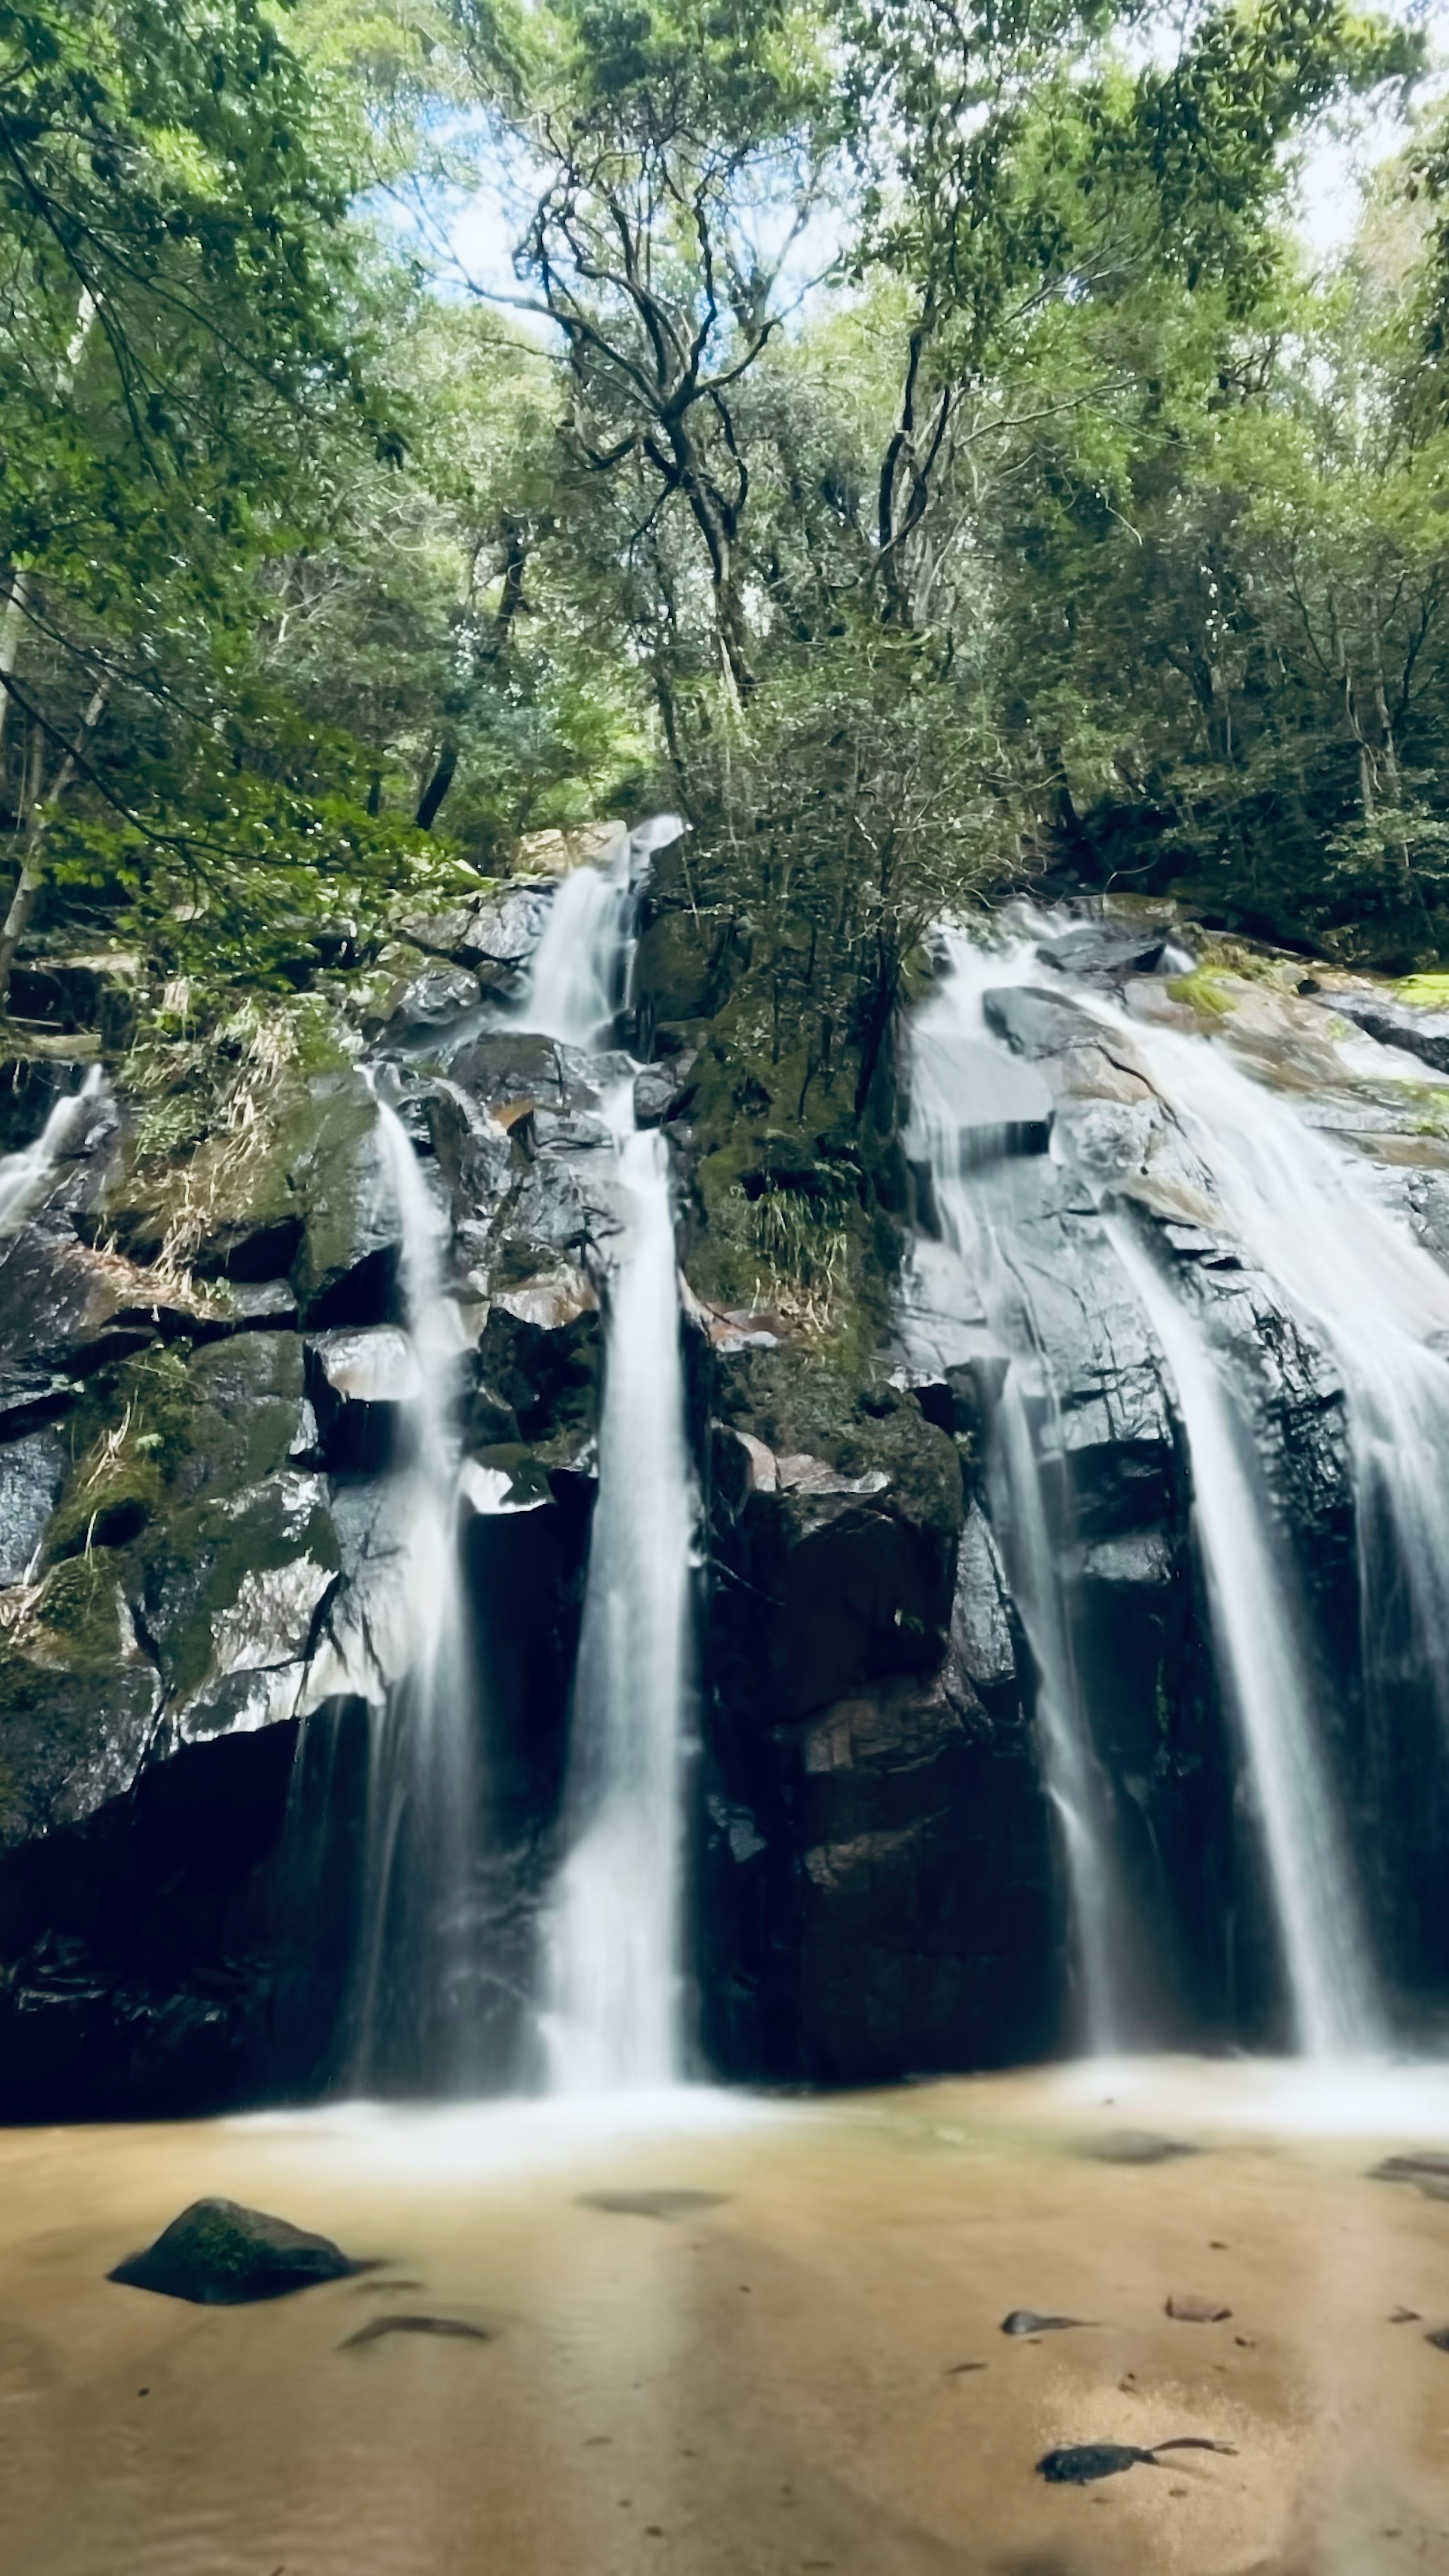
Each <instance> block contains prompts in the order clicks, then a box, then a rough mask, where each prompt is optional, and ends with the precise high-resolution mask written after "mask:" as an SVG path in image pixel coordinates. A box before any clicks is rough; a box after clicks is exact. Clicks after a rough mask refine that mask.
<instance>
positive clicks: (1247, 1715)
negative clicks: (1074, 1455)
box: [1108, 1218, 1384, 2058]
mask: <svg viewBox="0 0 1449 2576" xmlns="http://www.w3.org/2000/svg"><path fill="white" fill-rule="evenodd" d="M1108 1234H1109V1237H1110V1239H1111V1242H1112V1245H1113V1248H1114V1250H1115V1252H1116V1254H1117V1258H1118V1260H1119V1261H1120V1262H1121V1264H1122V1267H1123V1269H1124V1270H1125V1271H1126V1273H1127V1276H1128V1278H1129V1279H1130V1280H1131V1282H1132V1285H1133V1287H1134V1288H1135V1289H1136V1292H1137V1294H1138V1296H1139V1298H1140V1299H1141V1301H1142V1304H1143V1306H1144V1308H1145V1309H1146V1312H1147V1314H1148V1317H1149V1318H1150V1320H1151V1323H1152V1328H1153V1330H1154V1332H1155V1333H1156V1335H1157V1338H1158V1340H1159V1342H1160V1343H1161V1345H1162V1349H1163V1352H1164V1354H1165V1356H1166V1359H1167V1364H1168V1367H1169V1368H1170V1369H1171V1371H1172V1376H1173V1381H1174V1384H1175V1386H1176V1390H1177V1400H1178V1405H1179V1407H1180V1411H1181V1419H1182V1426H1183V1430H1184V1432H1185V1434H1186V1437H1187V1443H1188V1449H1189V1452H1190V1455H1191V1460H1192V1487H1193V1510H1194V1516H1195V1519H1196V1523H1197V1534H1198V1543H1199V1548H1200V1550H1201V1555H1202V1562H1203V1568H1204V1572H1205V1576H1206V1581H1207V1590H1208V1599H1209V1604H1210V1609H1211V1615H1212V1623H1213V1633H1214V1640H1215V1643H1216V1646H1217V1651H1218V1658H1219V1664H1220V1668H1221V1670H1222V1673H1223V1676H1224V1679H1225V1681H1226V1683H1227V1687H1228V1691H1229V1694H1230V1696H1231V1700H1232V1704H1233V1708H1234V1711H1235V1714H1236V1716H1237V1720H1238V1724H1239V1727H1240V1730H1241V1733H1242V1739H1243V1746H1244V1751H1245V1754H1246V1759H1247V1768H1248V1774H1249V1777H1250V1779H1251V1782H1252V1787H1253V1795H1254V1804H1255V1808H1256V1812H1257V1818H1258V1823H1259V1828H1260V1832H1261V1835H1262V1842H1263V1852H1264V1859H1265V1862H1266V1865H1267V1879H1268V1886H1269V1892H1270V1897H1271V1901H1272V1906H1273V1912H1274V1915H1275V1918H1276V1922H1277V1927H1278V1934H1279V1940H1280V1944H1281V1948H1282V1957H1283V1969H1284V1978H1285V1983H1286V1987H1287V1993H1288V2000H1289V2009H1290V2012H1291V2015H1292V2019H1293V2026H1294V2027H1293V2036H1294V2042H1295V2045H1296V2046H1297V2048H1298V2049H1300V2050H1301V2051H1302V2052H1303V2053H1304V2054H1305V2055H1307V2056H1309V2057H1317V2058H1333V2057H1345V2056H1354V2055H1363V2054H1365V2053H1366V2052H1368V2051H1370V2050H1372V2049H1374V2048H1376V2047H1382V2045H1383V2040H1384V2032H1383V2022H1382V2015H1381V2011H1380V2007H1379V2001H1378V1997H1377V1994H1376V1992H1375V1986H1374V1978H1373V1973H1372V1970H1371V1968H1370V1966H1369V1961H1368V1949H1367V1943H1366V1940H1365V1937H1364V1930H1363V1925H1362V1922H1361V1919H1360V1914H1359V1906H1358V1898H1357V1893H1356V1890H1355V1886H1354V1880H1353V1872H1352V1869H1351V1867H1350V1864H1349V1859H1348V1853H1347V1849H1346V1847H1345V1844H1344V1839H1343V1834H1342V1830H1341V1827H1340V1823H1339V1818H1338V1814H1337V1811H1336V1807H1335V1802H1334V1797H1333V1791H1332V1788H1331V1785H1330V1783H1329V1780H1328V1778H1327V1776H1326V1774H1325V1770H1324V1766H1323V1760H1322V1755H1321V1752H1320V1749H1319V1744H1318V1738H1317V1731H1316V1728H1315V1724H1314V1712H1313V1701H1312V1696H1311V1692H1310V1686H1309V1681H1308V1668H1307V1663H1306V1659H1305V1656H1304V1654H1303V1651H1302V1646H1301V1642H1300V1639H1299V1637H1298V1634H1297V1622H1296V1618H1295V1602H1294V1585H1293V1582H1292V1578H1291V1575H1290V1573H1289V1570H1288V1568H1287V1566H1286V1564H1285V1563H1284V1562H1283V1561H1282V1551H1281V1548H1280V1547H1279V1546H1278V1545H1276V1544H1275V1533H1274V1530H1273V1525H1272V1518H1271V1513H1270V1509H1269V1504H1268V1498H1267V1496H1266V1494H1265V1493H1264V1491H1263V1488H1262V1483H1261V1479H1260V1478H1259V1476H1258V1473H1257V1470H1256V1464H1255V1461H1254V1457H1253V1452H1252V1447H1251V1440H1250V1435H1249V1430H1248V1426H1247V1423H1246V1421H1245V1420H1244V1418H1243V1416H1242V1413H1241V1411H1240V1410H1239V1408H1238V1407H1237V1406H1236V1405H1235V1403H1234V1401H1233V1397H1232V1394H1231V1391H1230V1388H1229V1384H1228V1381H1227V1379H1226V1377H1225V1374H1224V1363H1223V1361H1222V1359H1221V1358H1220V1357H1219V1356H1218V1354H1217V1353H1216V1352H1215V1351H1214V1350H1213V1348H1212V1346H1211V1344H1210V1342H1209V1341H1208V1338H1207V1336H1206V1334H1205V1332H1204V1330H1203V1327H1202V1325H1201V1324H1200V1322H1199V1321H1198V1319H1197V1317H1196V1316H1195V1315H1193V1314H1192V1313H1191V1312H1190V1311H1189V1309H1188V1307H1187V1306H1186V1305H1185V1304H1184V1302H1183V1300H1182V1299H1181V1298H1180V1297H1179V1296H1178V1294H1177V1293H1176V1291H1175V1289H1174V1288H1173V1287H1172V1286H1171V1284H1170V1283H1169V1281H1168V1280H1167V1279H1166V1278H1164V1276H1163V1274H1162V1273H1161V1271H1160V1270H1159V1269H1158V1268H1157V1265H1156V1263H1155V1262H1154V1261H1153V1259H1152V1257H1151V1255H1150V1254H1149V1253H1148V1252H1147V1251H1146V1250H1145V1249H1144V1247H1143V1246H1142V1244H1141V1243H1139V1241H1138V1240H1137V1237H1136V1235H1135V1234H1134V1233H1133V1231H1132V1229H1131V1227H1130V1226H1129V1225H1128V1224H1127V1223H1126V1222H1125V1221H1124V1220H1123V1219H1121V1218H1115V1219H1112V1220H1110V1221H1109V1224H1108Z"/></svg>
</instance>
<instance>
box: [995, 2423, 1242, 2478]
mask: <svg viewBox="0 0 1449 2576" xmlns="http://www.w3.org/2000/svg"><path fill="white" fill-rule="evenodd" d="M1164 2451H1222V2452H1225V2453H1226V2455H1227V2457H1228V2458H1229V2459H1230V2460H1231V2459H1235V2458H1236V2457H1237V2454H1236V2452H1235V2450H1234V2448H1233V2445H1232V2443H1231V2442H1214V2441H1210V2440H1209V2439H1208V2437H1207V2435H1206V2434H1203V2433H1180V2434H1178V2435H1177V2436H1176V2438H1175V2439H1174V2440H1173V2441H1170V2442H1154V2444H1153V2446H1152V2448H1151V2450H1150V2451H1142V2450H1139V2449H1138V2447H1137V2445H1136V2443H1135V2442H1070V2443H1068V2444H1067V2445H1066V2446H1065V2448H1064V2449H1062V2450H1060V2451H1048V2452H1046V2453H1045V2454H1044V2456H1043V2457H1042V2458H1041V2459H1039V2460H1038V2462H1037V2464H1036V2465H1037V2469H1038V2471H1039V2473H1040V2475H1041V2476H1042V2477H1044V2478H1045V2479H1047V2481H1048V2482H1049V2484H1050V2485H1052V2486H1057V2487H1085V2486H1090V2485H1091V2483H1092V2481H1093V2479H1094V2478H1115V2477H1116V2476H1117V2475H1118V2474H1119V2472H1120V2471H1121V2470H1123V2469H1136V2468H1145V2469H1155V2468H1156V2467H1157V2466H1158V2465H1159V2461H1160V2456H1161V2454H1162V2452H1164Z"/></svg>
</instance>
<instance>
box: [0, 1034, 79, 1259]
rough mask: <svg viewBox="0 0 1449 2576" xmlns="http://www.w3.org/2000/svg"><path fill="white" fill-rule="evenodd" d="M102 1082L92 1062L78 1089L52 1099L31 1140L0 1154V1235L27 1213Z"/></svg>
mask: <svg viewBox="0 0 1449 2576" xmlns="http://www.w3.org/2000/svg"><path fill="white" fill-rule="evenodd" d="M102 1082H103V1076H102V1073H101V1068H100V1066H99V1065H98V1064H93V1065H92V1066H91V1068H90V1070H89V1072H88V1073H87V1075H86V1078H85V1080H84V1082H83V1083H82V1084H81V1087H80V1089H79V1091H69V1092H66V1093H65V1094H64V1095H63V1097H62V1098H61V1099H59V1100H57V1101H56V1102H55V1104H54V1106H53V1107H52V1109H51V1111H50V1114H49V1116H48V1117H47V1119H46V1121H45V1125H44V1126H43V1127H42V1129H41V1131H40V1134H39V1135H38V1136H37V1137H36V1139H35V1141H34V1143H33V1144H31V1145H25V1146H23V1147H22V1148H21V1150H20V1152H19V1153H18V1154H6V1155H4V1156H3V1157H0V1235H3V1234H8V1233H11V1232H13V1231H14V1229H15V1228H16V1227H17V1226H18V1225H21V1224H22V1223H23V1222H24V1220H25V1218H26V1217H27V1216H29V1214H30V1212H31V1210H32V1209H33V1207H34V1206H35V1202H36V1200H37V1199H38V1198H39V1197H40V1196H41V1194H42V1192H43V1191H44V1189H45V1185H46V1183H47V1181H48V1180H49V1178H50V1176H51V1173H52V1172H53V1171H54V1169H55V1166H56V1164H57V1163H58V1162H59V1161H60V1159H61V1156H62V1155H63V1154H64V1152H65V1150H66V1147H67V1145H68V1144H69V1143H70V1141H71V1139H72V1137H73V1136H74V1135H75V1134H76V1132H77V1130H78V1129H79V1128H80V1127H81V1126H82V1125H83V1124H84V1121H85V1116H86V1111H87V1110H88V1109H89V1107H90V1104H91V1102H92V1101H93V1100H94V1099H95V1098H96V1097H97V1095H98V1093H99V1092H100V1090H101V1087H102Z"/></svg>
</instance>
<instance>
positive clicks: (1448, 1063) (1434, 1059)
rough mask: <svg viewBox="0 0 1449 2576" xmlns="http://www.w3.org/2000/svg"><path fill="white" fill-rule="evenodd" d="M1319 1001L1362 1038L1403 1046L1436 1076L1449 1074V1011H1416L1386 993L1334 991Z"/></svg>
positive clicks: (1388, 1044) (1385, 1044) (1382, 1044)
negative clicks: (1347, 1022)
mask: <svg viewBox="0 0 1449 2576" xmlns="http://www.w3.org/2000/svg"><path fill="white" fill-rule="evenodd" d="M1320 998H1321V999H1322V1001H1323V1004H1324V1006H1325V1008H1326V1009H1328V1010H1331V1011H1334V1012H1336V1013H1337V1014H1338V1016H1339V1017H1340V1018H1341V1019H1345V1020H1352V1021H1353V1023H1354V1025H1355V1027H1356V1028H1360V1029H1362V1030H1363V1033H1364V1035H1365V1037H1370V1038H1377V1039H1378V1041H1379V1044H1380V1045H1381V1046H1394V1047H1403V1048H1404V1049H1405V1050H1406V1052H1407V1053H1408V1054H1410V1055H1416V1056H1419V1057H1421V1058H1422V1060H1423V1062H1424V1063H1425V1064H1428V1065H1432V1066H1433V1068H1434V1071H1435V1072H1436V1073H1449V1011H1425V1010H1417V1009H1415V1008H1413V1006H1412V1005H1411V1004H1409V1003H1408V1002H1400V1001H1396V1000H1395V999H1394V998H1393V996H1392V995H1391V994H1389V993H1356V992H1337V993H1325V994H1323V995H1322V996H1321V997H1320Z"/></svg>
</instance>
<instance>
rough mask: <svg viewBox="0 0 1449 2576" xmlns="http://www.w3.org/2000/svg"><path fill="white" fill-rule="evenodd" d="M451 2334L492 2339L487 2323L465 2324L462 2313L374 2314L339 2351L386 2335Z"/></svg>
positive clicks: (480, 2340) (354, 2349) (466, 2340)
mask: <svg viewBox="0 0 1449 2576" xmlns="http://www.w3.org/2000/svg"><path fill="white" fill-rule="evenodd" d="M395 2334H412V2335H451V2336H452V2337H453V2339H454V2340H455V2341H456V2342H459V2343H491V2342H492V2341H493V2337H492V2335H491V2334H490V2333H489V2332H488V2329H487V2327H486V2326H470V2325H465V2324H464V2323H463V2320H462V2318H461V2317H372V2318H370V2319H369V2321H368V2323H367V2324H366V2325H365V2326H360V2327H359V2328H358V2330H357V2333H356V2334H350V2335H349V2336H348V2338H347V2340H346V2342H345V2343H341V2344H339V2345H338V2347H337V2349H338V2351H339V2352H357V2351H358V2350H360V2348H361V2346H362V2345H363V2344H365V2343H381V2341H382V2339H383V2337H384V2335H395Z"/></svg>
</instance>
